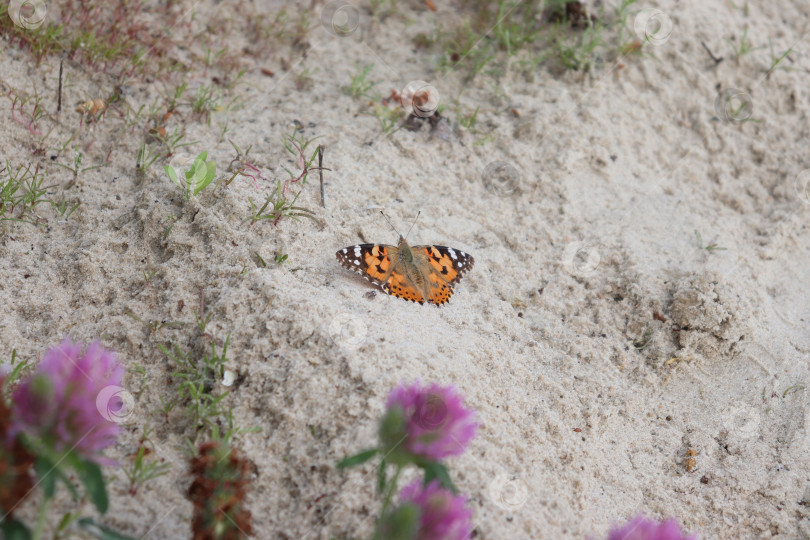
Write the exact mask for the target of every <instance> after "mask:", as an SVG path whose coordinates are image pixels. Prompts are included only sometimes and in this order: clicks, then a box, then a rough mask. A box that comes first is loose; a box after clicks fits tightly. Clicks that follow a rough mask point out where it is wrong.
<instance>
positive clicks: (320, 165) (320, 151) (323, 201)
mask: <svg viewBox="0 0 810 540" xmlns="http://www.w3.org/2000/svg"><path fill="white" fill-rule="evenodd" d="M318 176H320V178H321V206H322V207H324V208H326V199H325V198H324V190H323V146H322V145H320V144H319V145H318Z"/></svg>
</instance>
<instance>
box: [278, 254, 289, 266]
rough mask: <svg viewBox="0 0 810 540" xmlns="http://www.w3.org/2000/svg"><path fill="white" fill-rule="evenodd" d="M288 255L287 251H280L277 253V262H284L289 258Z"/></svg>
mask: <svg viewBox="0 0 810 540" xmlns="http://www.w3.org/2000/svg"><path fill="white" fill-rule="evenodd" d="M287 257H288V255H287V254H286V253H281V252H278V253H276V264H282V263H283V262H284V261H286V260H287Z"/></svg>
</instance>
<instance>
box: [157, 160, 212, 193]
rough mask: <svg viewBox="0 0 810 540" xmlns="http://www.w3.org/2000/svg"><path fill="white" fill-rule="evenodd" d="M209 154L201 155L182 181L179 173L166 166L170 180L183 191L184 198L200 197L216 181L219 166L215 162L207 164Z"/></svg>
mask: <svg viewBox="0 0 810 540" xmlns="http://www.w3.org/2000/svg"><path fill="white" fill-rule="evenodd" d="M207 157H208V152H206V151H204V152H202V153H200V155H198V156H197V157H196V158H195V159H194V163H193V164H192V165H191V168H190V169H189V170H187V171H186V172H185V174H184V176H185V178H184V179H181V178H180V177H178V176H177V171H175V170H174V167H172V166H171V165H166V166H164V169H165V171H166V174H168V175H169V178H170V179H171V180H172V182H174V183H175V184H177V187H179V188H180V189H182V190H183V197H184V198H185V199H186V200H189V199H190V198H191V196H192V195H194V196H196V195H198V194H199V193H200V192H201V191H202V190H204V189H205V188H206V187H208V184H210V183H211V182H212V181H213V180H214V176H215V175H216V171H217V164H216V162H215V161H208V162H206V161H205V160H206V158H207Z"/></svg>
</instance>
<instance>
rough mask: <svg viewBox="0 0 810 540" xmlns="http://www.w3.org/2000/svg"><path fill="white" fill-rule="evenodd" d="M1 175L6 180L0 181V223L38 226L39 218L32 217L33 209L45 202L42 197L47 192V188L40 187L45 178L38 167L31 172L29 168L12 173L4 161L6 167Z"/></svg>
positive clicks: (9, 165)
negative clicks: (16, 222) (3, 175)
mask: <svg viewBox="0 0 810 540" xmlns="http://www.w3.org/2000/svg"><path fill="white" fill-rule="evenodd" d="M3 173H5V177H6V179H5V180H1V179H0V221H20V222H23V223H29V224H31V225H38V224H39V218H38V217H36V216H35V215H34V209H35V208H36V207H37V205H39V204H42V203H43V202H46V199H45V198H44V197H45V194H46V193H47V191H48V187H47V186H45V187H43V185H42V184H43V183H44V182H45V177H44V175H41V174H39V165H37V167H36V168H35V169H34V171H33V172H32V171H31V167H30V166H25V167H22V166H21V167H19V168H18V169H16V170H14V171H12V167H11V164H10V163H9V162H8V161H6V166H5V167H3V169H2V170H0V175H2V174H3ZM0 178H2V177H0Z"/></svg>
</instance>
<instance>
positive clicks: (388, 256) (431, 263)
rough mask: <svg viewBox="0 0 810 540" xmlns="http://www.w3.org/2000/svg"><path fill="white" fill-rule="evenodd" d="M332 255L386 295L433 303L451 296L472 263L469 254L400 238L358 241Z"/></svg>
mask: <svg viewBox="0 0 810 540" xmlns="http://www.w3.org/2000/svg"><path fill="white" fill-rule="evenodd" d="M335 255H336V256H337V259H338V261H339V262H340V264H342V265H343V266H345V267H346V268H349V269H350V270H354V271H355V272H357V273H358V274H361V275H362V276H363V277H365V278H366V279H367V280H369V281H371V282H372V283H374V284H375V285H377V286H379V287H380V288H382V290H384V291H385V292H387V293H388V294H390V295H392V296H396V297H397V298H402V299H404V300H410V301H411V302H418V303H420V304H424V303H425V302H428V303H431V304H435V305H442V304H444V303H446V302H447V301H448V300H449V299H450V297H451V296H452V295H453V286H454V285H455V284H456V283H458V282H459V280H460V279H461V276H462V275H463V274H464V273H465V272H467V271H468V270H470V269H471V268H472V266H473V263H474V262H475V260H474V259H473V258H472V256H471V255H468V254H467V253H464V252H463V251H460V250H457V249H453V248H448V247H445V246H433V245H430V246H413V247H411V246H410V245H409V244H408V242H406V241H405V239H404V238H402V237H400V238H399V243H398V244H397V245H396V246H391V245H384V244H357V245H355V246H349V247H346V248H343V249H341V250H340V251H338V252H337V253H336V254H335Z"/></svg>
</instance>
